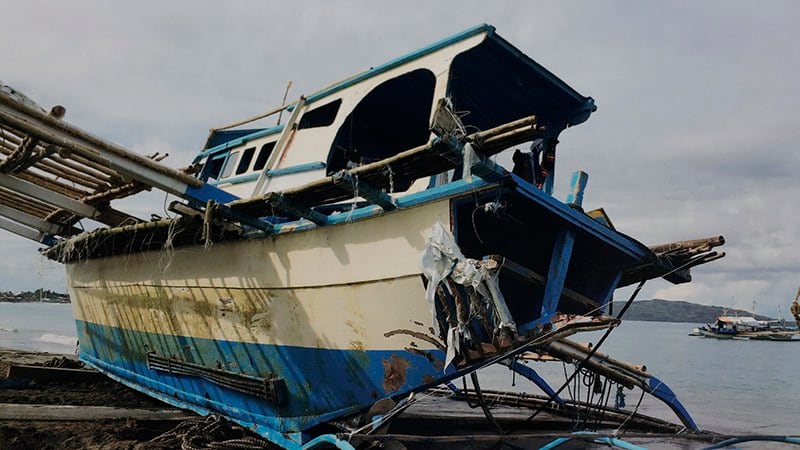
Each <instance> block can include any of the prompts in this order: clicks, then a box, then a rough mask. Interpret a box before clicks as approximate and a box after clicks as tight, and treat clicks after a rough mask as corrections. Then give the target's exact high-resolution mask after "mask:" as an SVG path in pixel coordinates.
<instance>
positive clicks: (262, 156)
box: [253, 142, 275, 170]
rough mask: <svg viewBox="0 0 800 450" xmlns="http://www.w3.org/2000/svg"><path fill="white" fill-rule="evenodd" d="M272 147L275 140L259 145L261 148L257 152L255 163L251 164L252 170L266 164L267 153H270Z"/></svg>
mask: <svg viewBox="0 0 800 450" xmlns="http://www.w3.org/2000/svg"><path fill="white" fill-rule="evenodd" d="M274 148H275V142H267V143H266V144H264V145H262V146H261V150H260V151H259V152H258V157H256V163H255V164H254V165H253V170H262V169H263V168H264V166H266V165H267V160H269V155H271V154H272V150H273V149H274Z"/></svg>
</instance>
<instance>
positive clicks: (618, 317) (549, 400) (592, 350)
mask: <svg viewBox="0 0 800 450" xmlns="http://www.w3.org/2000/svg"><path fill="white" fill-rule="evenodd" d="M645 281H646V280H642V281H641V282H639V285H638V286H636V290H634V291H633V294H631V297H630V298H629V299H628V301H626V302H625V305H624V306H623V307H622V309H621V310H620V312H619V315H617V319H620V320H621V319H622V316H624V315H625V312H626V311H627V310H628V308H630V306H631V304H633V300H634V299H635V298H636V296H637V295H639V291H641V290H642V286H644V283H645ZM612 330H614V328H609V329H608V330H606V332H605V333H604V334H603V337H601V338H600V340H599V341H598V342H597V345H595V346H594V347H593V348H592V349H591V350H590V351H589V353H588V354H587V355H586V358H584V359H583V360H581V361H580V362H579V363H578V365H577V367H576V369H575V372H573V373H572V375H571V376H570V377H569V378H568V379H567V380H566V381H565V382H564V384H562V385H561V387H560V388H558V390H557V391H556V392H554V393H553V394H551V395H550V396H549V398H548V399H547V401H546V402H545V403H544V404H543V405H542V406H540V407H539V409H537V410H536V411H535V412H534V413H533V414H531V415H530V416H529V417H528V418H527V419H525V421H526V422H528V421H531V420H533V418H534V417H536V416H538V415H539V413H541V412H542V411H544V409H545V408H547V407H548V406H550V403H552V402H553V400H554V399H555V398H556V397H558V394H560V393H561V392H562V391H563V390H564V389H565V388H566V387H567V385H568V384H569V383H571V382H572V380H574V379H575V377H577V376H578V374H579V373H580V370H581V369H583V366H584V365H585V364H586V362H587V361H589V360H590V359H591V358H592V356H594V354H595V353H597V350H599V349H600V346H601V345H603V342H605V340H606V338H608V336H609V335H610V334H611V331H612Z"/></svg>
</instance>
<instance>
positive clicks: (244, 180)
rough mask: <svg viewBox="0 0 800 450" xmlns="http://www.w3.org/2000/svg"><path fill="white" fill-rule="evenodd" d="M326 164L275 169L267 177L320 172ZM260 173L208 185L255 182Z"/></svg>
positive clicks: (318, 163) (309, 164) (217, 181)
mask: <svg viewBox="0 0 800 450" xmlns="http://www.w3.org/2000/svg"><path fill="white" fill-rule="evenodd" d="M324 168H325V163H324V162H322V161H315V162H310V163H305V164H298V165H296V166H288V167H281V168H280V169H273V170H269V171H267V176H269V177H279V176H282V175H292V174H295V173H302V172H310V171H312V170H319V169H324ZM259 175H260V173H246V174H244V175H239V176H236V177H229V178H225V179H222V180H215V181H212V182H210V183H208V184H210V185H212V186H218V185H220V184H229V183H231V184H238V183H247V182H248V181H255V180H258V177H259Z"/></svg>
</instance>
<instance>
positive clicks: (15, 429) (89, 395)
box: [0, 348, 260, 450]
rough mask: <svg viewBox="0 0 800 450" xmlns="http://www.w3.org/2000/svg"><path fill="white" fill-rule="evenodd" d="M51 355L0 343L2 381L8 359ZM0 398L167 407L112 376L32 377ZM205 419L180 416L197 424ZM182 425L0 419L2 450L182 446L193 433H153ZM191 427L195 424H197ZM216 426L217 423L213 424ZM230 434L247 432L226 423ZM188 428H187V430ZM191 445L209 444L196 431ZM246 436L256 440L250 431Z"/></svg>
mask: <svg viewBox="0 0 800 450" xmlns="http://www.w3.org/2000/svg"><path fill="white" fill-rule="evenodd" d="M62 356H63V355H55V354H48V353H33V352H26V351H19V350H10V349H3V348H0V385H1V384H2V383H3V382H4V381H6V378H5V377H6V374H7V368H8V365H9V364H25V365H41V364H43V363H45V362H47V361H51V360H52V359H53V358H55V357H59V358H60V357H62ZM0 403H11V404H36V405H78V406H116V407H122V408H162V409H164V408H170V409H172V407H171V406H168V405H166V404H164V403H161V402H159V401H157V400H155V399H152V398H150V397H148V396H146V395H144V394H141V393H139V392H136V391H134V390H131V389H129V388H127V387H125V386H123V385H121V384H119V383H117V382H114V381H112V380H110V379H103V380H100V381H82V382H77V381H72V382H68V381H57V382H56V381H53V382H36V383H32V384H31V385H29V386H27V387H25V388H4V387H0ZM204 420H205V419H204V418H202V417H199V416H198V419H195V420H192V421H189V422H184V424H183V425H182V426H183V428H186V425H187V424H188V425H192V423H197V424H201V423H203V421H204ZM179 425H181V422H180V421H175V420H166V421H159V420H133V419H120V420H95V421H65V420H59V421H44V420H42V421H39V420H0V450H12V449H13V450H26V449H36V450H39V449H112V450H120V449H136V450H149V449H172V448H181V445H182V443H183V441H184V440H186V439H189V438H190V437H191V436H188V435H184V436H182V437H179V438H176V437H174V436H173V437H172V438H171V439H169V438H162V439H160V440H157V441H153V439H155V438H157V437H159V436H161V435H162V434H164V433H166V432H168V431H170V430H172V429H173V428H175V427H176V426H179ZM195 428H199V425H198V426H197V427H195ZM215 428H217V427H215ZM223 428H227V431H224V432H225V433H227V435H228V437H229V438H241V437H242V436H247V435H248V434H249V433H247V432H245V431H244V430H242V429H241V428H239V427H231V426H228V425H227V424H226V426H225V427H223ZM190 434H191V432H190ZM193 439H194V440H193V443H194V444H195V447H198V448H207V447H206V445H205V444H206V442H203V440H202V439H198V436H194V438H193ZM249 439H251V440H253V441H260V439H257V438H255V435H252V434H250V435H249Z"/></svg>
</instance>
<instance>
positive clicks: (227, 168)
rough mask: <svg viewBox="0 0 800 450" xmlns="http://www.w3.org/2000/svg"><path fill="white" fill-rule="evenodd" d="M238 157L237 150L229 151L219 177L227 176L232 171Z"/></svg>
mask: <svg viewBox="0 0 800 450" xmlns="http://www.w3.org/2000/svg"><path fill="white" fill-rule="evenodd" d="M238 157H239V152H238V151H237V152H231V154H230V155H229V156H228V160H227V161H226V162H225V167H224V168H223V169H222V175H220V179H223V178H228V177H229V176H231V174H232V173H233V167H234V166H235V165H236V160H237V159H238Z"/></svg>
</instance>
